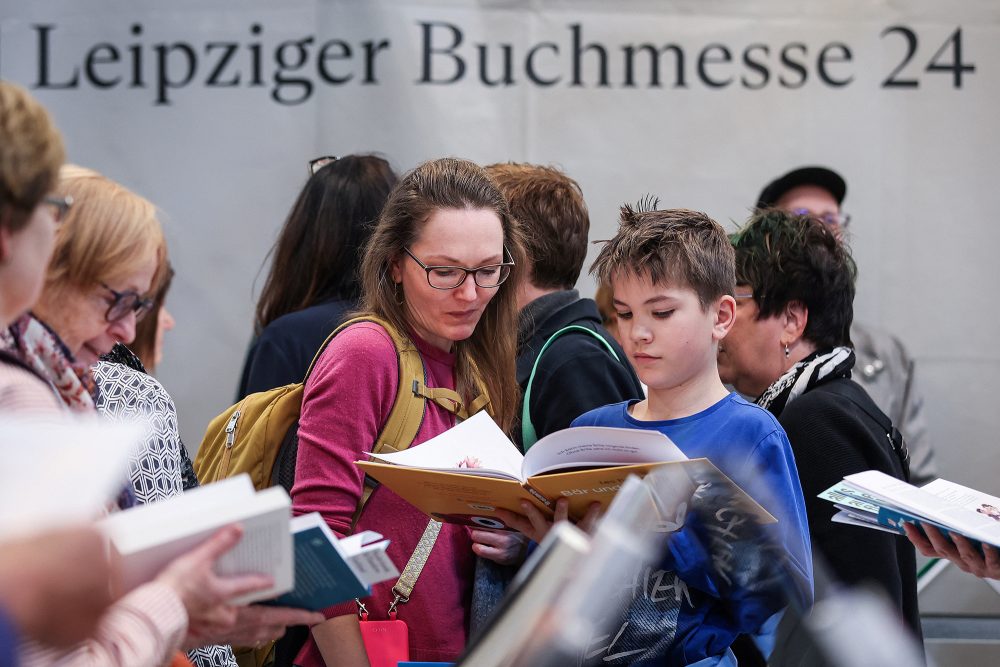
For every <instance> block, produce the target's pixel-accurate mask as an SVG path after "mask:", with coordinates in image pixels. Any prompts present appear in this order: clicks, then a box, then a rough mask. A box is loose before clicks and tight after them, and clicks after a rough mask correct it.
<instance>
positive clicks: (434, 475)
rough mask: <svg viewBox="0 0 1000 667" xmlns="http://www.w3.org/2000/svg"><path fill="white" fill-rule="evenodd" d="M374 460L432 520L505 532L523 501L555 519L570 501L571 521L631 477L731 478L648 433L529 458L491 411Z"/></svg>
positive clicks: (595, 436) (558, 440) (591, 431)
mask: <svg viewBox="0 0 1000 667" xmlns="http://www.w3.org/2000/svg"><path fill="white" fill-rule="evenodd" d="M370 456H371V458H372V459H373V460H372V461H358V462H357V465H358V466H359V467H360V468H362V469H363V470H364V471H365V473H366V474H368V475H369V476H371V477H372V478H374V479H375V480H377V481H378V482H380V483H381V484H383V485H385V486H386V487H388V488H389V489H391V490H392V491H394V492H395V493H396V494H398V495H399V496H401V497H403V498H404V499H405V500H407V501H408V502H410V503H411V504H413V505H414V506H416V507H417V508H418V509H420V510H421V511H422V512H424V513H425V514H427V515H428V516H431V517H433V518H435V519H437V520H439V521H446V522H450V523H462V524H467V525H473V526H479V527H484V528H498V529H505V528H507V526H506V525H504V523H503V522H502V521H501V520H500V519H499V517H497V516H496V510H497V509H498V508H503V509H509V510H512V511H514V512H518V513H520V512H521V511H522V510H521V507H520V502H521V500H527V501H528V502H531V503H532V504H534V505H535V506H536V507H538V508H539V509H541V510H542V511H543V513H545V514H549V515H551V513H552V508H553V506H554V505H555V501H556V500H557V499H559V498H563V497H564V498H568V499H569V513H570V517H571V518H574V519H580V518H582V517H583V515H584V514H585V513H586V511H587V508H589V507H590V505H591V503H593V502H595V501H596V502H598V503H600V504H601V505H602V506H607V505H608V503H610V502H611V500H612V498H614V496H615V493H617V491H618V489H619V488H620V487H621V485H622V482H623V481H624V480H625V478H626V477H628V476H629V475H638V476H639V477H643V476H644V475H645V474H646V473H647V472H649V471H650V470H652V469H653V468H656V467H659V466H663V465H678V466H683V467H685V468H690V469H691V470H689V471H688V472H689V473H690V475H691V476H692V478H697V477H698V476H699V471H703V472H708V471H711V473H712V475H713V476H714V477H716V478H718V477H719V476H721V477H722V478H724V479H727V478H725V476H724V475H722V474H721V473H720V472H719V471H718V470H717V469H716V468H715V466H713V465H712V463H711V462H709V461H708V459H693V460H689V459H688V458H687V456H685V455H684V452H682V451H681V450H680V449H678V448H677V445H675V444H674V443H673V442H672V441H671V440H670V438H668V437H667V436H665V435H663V434H662V433H659V432H658V431H647V430H642V429H623V428H609V427H599V426H581V427H576V428H568V429H564V430H562V431H557V432H556V433H552V434H550V435H548V436H546V437H544V438H542V439H541V440H539V441H538V442H537V443H535V444H534V445H533V446H532V447H531V449H529V450H528V453H527V454H525V455H522V454H521V452H520V451H519V450H518V449H517V446H516V445H514V443H512V442H511V441H510V439H508V438H507V436H506V435H504V433H503V431H501V430H500V428H499V427H498V426H497V425H496V423H494V422H493V420H492V419H491V418H490V416H489V415H488V414H486V413H485V412H480V413H477V414H476V415H474V416H472V417H470V418H469V419H467V420H465V421H464V422H462V423H461V424H459V425H457V426H455V427H454V428H452V429H449V430H448V431H445V432H444V433H442V434H441V435H439V436H437V437H435V438H432V439H430V440H428V441H427V442H425V443H423V444H421V445H419V446H417V447H411V448H409V449H406V450H404V451H401V452H394V453H391V454H377V455H376V454H372V455H370ZM730 483H731V482H730ZM733 486H734V487H735V486H736V485H735V484H733ZM736 488H737V489H738V487H736ZM740 493H742V492H740ZM742 495H743V496H745V497H746V499H747V500H748V502H749V503H750V504H752V505H754V506H756V507H757V509H759V511H760V512H763V514H764V515H767V516H768V517H769V516H770V515H768V514H767V512H766V511H765V510H764V509H763V508H761V507H760V506H759V505H757V504H756V503H754V502H753V500H752V499H750V498H749V496H746V494H742ZM771 520H772V521H773V518H772V519H771Z"/></svg>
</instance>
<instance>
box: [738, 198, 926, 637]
mask: <svg viewBox="0 0 1000 667" xmlns="http://www.w3.org/2000/svg"><path fill="white" fill-rule="evenodd" d="M733 245H734V247H735V250H736V283H737V294H736V297H737V307H736V322H735V324H734V325H733V328H732V331H730V332H729V336H727V337H726V339H725V341H723V343H722V345H721V348H720V350H719V371H720V373H721V375H722V379H723V380H724V381H726V382H729V383H731V384H732V385H733V386H734V387H736V389H738V390H739V391H741V392H743V393H745V394H748V395H751V396H759V398H758V399H757V404H758V405H760V406H762V407H764V408H766V409H767V410H769V411H770V412H771V413H773V414H774V415H775V416H776V417H777V418H778V421H779V422H780V423H781V425H782V426H783V427H784V428H785V431H786V433H787V434H788V438H789V440H790V441H791V443H792V448H793V450H794V452H795V460H796V462H797V464H798V472H799V478H800V479H801V481H802V490H803V492H804V494H805V499H806V509H807V512H808V516H809V530H810V532H811V533H812V536H813V544H814V546H815V547H816V549H817V551H818V556H821V557H822V558H823V560H824V561H825V562H826V563H827V564H828V565H829V568H830V570H831V571H832V573H833V574H834V575H835V576H836V577H837V579H839V580H840V581H842V582H844V583H847V584H857V583H861V582H874V583H875V584H877V585H878V586H880V587H881V588H882V589H883V590H884V591H885V593H886V594H887V595H888V596H889V598H890V599H891V600H892V601H893V602H894V603H895V605H896V607H897V608H898V610H899V613H900V615H901V617H902V618H903V619H904V620H905V621H906V623H907V624H908V625H909V626H910V629H911V630H912V631H913V632H914V633H915V634H916V635H917V636H918V637H919V636H920V621H919V617H918V613H917V588H916V563H915V554H914V550H913V547H912V545H910V544H909V543H907V542H906V540H905V539H903V538H902V537H899V536H896V535H892V534H889V533H885V532H879V531H874V530H867V529H858V528H857V527H853V526H849V525H845V524H841V523H834V522H832V521H831V518H832V516H833V514H834V512H835V508H834V506H833V505H832V504H831V503H829V502H827V501H825V500H822V499H820V498H818V497H817V495H818V494H819V493H821V492H823V491H825V490H826V489H828V488H830V487H831V486H833V485H834V484H836V483H838V482H840V481H841V480H842V479H843V478H844V477H845V476H846V475H850V474H853V473H857V472H861V471H864V470H880V471H882V472H884V473H886V474H888V475H891V476H893V477H895V478H897V479H901V480H904V481H905V480H906V479H907V478H908V470H907V457H906V449H905V445H904V444H903V441H902V437H901V436H899V432H898V431H897V430H896V429H895V428H894V426H893V425H892V423H891V422H890V421H889V418H888V417H886V416H885V414H883V413H882V411H881V410H879V409H878V407H877V406H876V405H875V403H874V402H873V401H872V400H871V398H870V397H869V396H868V394H867V393H866V392H865V390H864V389H863V388H862V387H861V386H860V385H859V384H857V383H856V382H854V381H853V380H852V379H851V369H852V367H853V366H854V362H855V355H854V351H853V350H852V349H851V337H850V329H851V320H852V319H853V315H854V305H853V303H854V281H855V277H856V269H855V266H854V261H853V260H852V258H851V255H850V252H849V250H848V248H847V247H846V246H845V245H844V244H843V243H842V242H841V241H840V240H839V239H838V238H837V236H836V235H835V234H834V233H833V231H831V230H830V228H829V227H828V226H827V225H825V224H824V223H823V222H821V221H820V220H819V219H817V218H814V217H812V216H801V215H793V214H790V213H786V212H783V211H779V210H775V209H765V210H762V211H758V212H757V213H755V214H754V215H753V217H751V218H750V221H749V222H748V223H747V224H746V226H745V227H743V229H741V230H740V231H739V232H738V233H737V234H736V235H735V236H734V237H733Z"/></svg>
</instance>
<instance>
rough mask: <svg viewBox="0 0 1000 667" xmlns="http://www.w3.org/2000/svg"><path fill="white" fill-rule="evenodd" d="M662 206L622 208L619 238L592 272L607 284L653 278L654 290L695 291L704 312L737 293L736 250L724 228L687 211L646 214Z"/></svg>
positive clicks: (607, 245)
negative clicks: (668, 287) (664, 286)
mask: <svg viewBox="0 0 1000 667" xmlns="http://www.w3.org/2000/svg"><path fill="white" fill-rule="evenodd" d="M656 204H657V202H656V201H655V200H653V201H644V202H640V204H639V206H638V207H637V208H632V207H631V206H629V205H627V204H626V205H625V206H622V208H621V222H620V225H619V227H618V233H617V234H615V237H614V238H613V239H611V240H610V241H606V242H605V244H604V247H603V248H601V252H600V254H598V256H597V259H596V260H595V261H594V265H593V266H592V267H591V269H590V272H591V273H593V274H595V275H596V276H597V278H598V280H600V281H601V282H603V283H607V284H611V279H612V277H613V276H614V275H616V274H622V273H624V274H626V275H634V276H649V278H650V280H651V281H652V282H653V283H654V284H670V285H675V286H683V287H689V288H691V289H693V290H694V291H695V293H696V294H697V295H698V300H699V302H701V307H702V308H708V305H709V304H710V303H712V302H713V301H715V300H716V299H718V298H719V297H720V296H723V295H725V294H733V293H735V291H736V273H735V259H734V256H733V247H732V245H731V244H730V242H729V237H728V236H727V235H726V232H725V230H723V229H722V227H721V226H720V225H719V223H717V222H716V221H714V220H712V219H711V218H710V217H708V216H707V215H705V214H704V213H700V212H698V211H689V210H687V209H683V208H675V209H666V210H659V211H658V210H644V208H648V209H655V207H656Z"/></svg>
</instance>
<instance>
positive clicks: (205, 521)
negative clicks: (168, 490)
mask: <svg viewBox="0 0 1000 667" xmlns="http://www.w3.org/2000/svg"><path fill="white" fill-rule="evenodd" d="M256 493H257V492H256V490H255V489H254V488H253V482H251V481H250V476H249V475H247V474H242V475H238V476H236V477H230V478H228V479H223V480H219V481H218V482H214V483H212V484H206V485H205V486H199V487H198V488H195V489H191V490H190V491H185V492H184V493H182V494H181V495H179V496H174V497H172V498H165V499H163V500H159V501H157V502H155V503H150V504H148V505H138V506H136V507H133V508H130V509H128V510H126V511H124V512H116V513H114V514H112V515H110V516H109V517H108V518H106V519H104V520H103V521H101V529H102V530H103V531H104V532H105V534H107V535H108V536H109V537H111V538H112V539H115V540H118V541H119V543H120V544H121V546H122V547H123V548H126V549H127V550H132V549H137V548H141V547H142V546H143V545H146V544H156V543H159V542H162V541H163V540H164V538H165V535H164V532H165V531H170V532H173V531H177V530H184V531H186V532H189V533H194V532H198V531H199V530H200V529H204V528H205V527H207V526H214V525H217V521H216V515H217V514H218V512H219V511H220V508H237V507H239V506H240V505H241V504H242V503H244V502H250V501H251V500H252V499H253V497H254V495H255V494H256Z"/></svg>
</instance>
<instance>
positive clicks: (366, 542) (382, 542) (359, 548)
mask: <svg viewBox="0 0 1000 667" xmlns="http://www.w3.org/2000/svg"><path fill="white" fill-rule="evenodd" d="M310 528H317V529H319V530H320V531H321V532H322V533H323V535H324V537H325V538H326V539H327V541H328V542H329V543H330V544H331V545H332V546H333V548H334V550H335V551H336V552H337V555H338V556H340V558H342V559H343V560H344V561H345V562H346V563H347V564H348V566H349V567H350V569H351V572H352V573H353V574H354V575H355V576H356V577H357V578H358V579H359V580H360V581H361V582H362V583H363V584H364V585H365V586H366V587H367V586H371V585H372V584H377V583H379V582H382V581H386V580H388V579H391V578H393V577H398V576H399V570H397V569H396V566H395V565H394V564H393V562H392V561H391V560H389V556H388V554H387V553H386V550H387V549H388V548H389V540H387V539H385V538H384V537H382V536H381V535H379V534H378V533H376V532H375V531H373V530H365V531H362V532H360V533H356V534H354V535H348V536H347V537H344V538H342V539H339V540H338V539H337V536H336V535H334V534H333V532H332V531H331V530H330V528H329V526H327V525H326V522H325V521H323V517H322V516H320V514H319V513H318V512H310V513H309V514H303V515H302V516H297V517H295V518H294V519H292V533H293V534H297V533H299V532H301V531H303V530H308V529H310Z"/></svg>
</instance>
